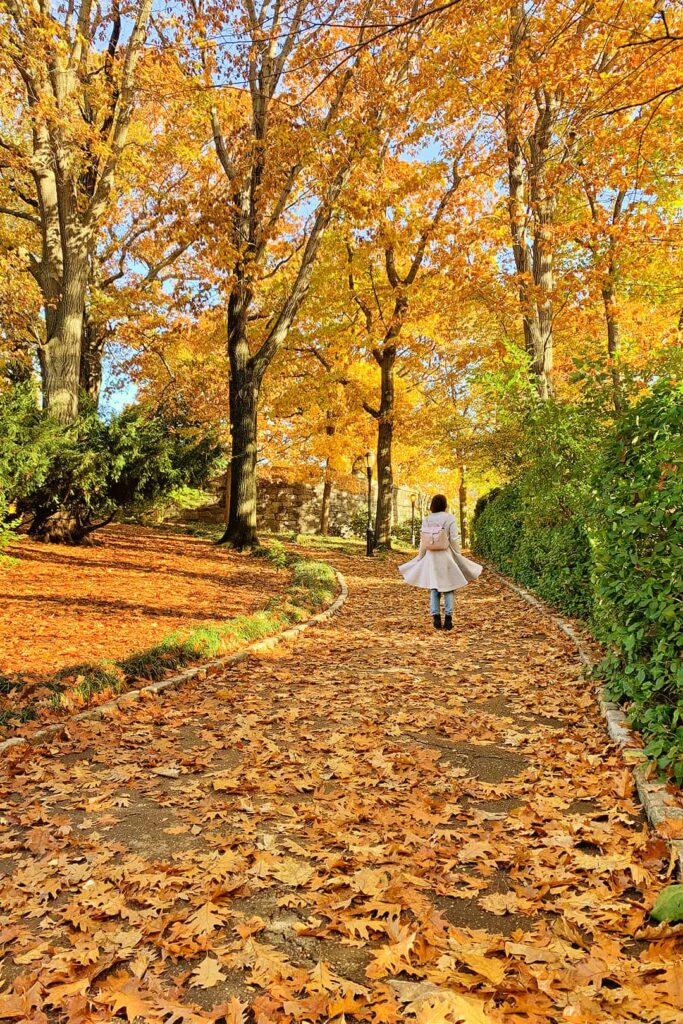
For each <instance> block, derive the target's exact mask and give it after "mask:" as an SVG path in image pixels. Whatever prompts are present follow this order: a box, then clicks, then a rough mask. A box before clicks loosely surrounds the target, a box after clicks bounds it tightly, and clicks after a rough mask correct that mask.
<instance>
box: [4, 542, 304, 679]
mask: <svg viewBox="0 0 683 1024" xmlns="http://www.w3.org/2000/svg"><path fill="white" fill-rule="evenodd" d="M10 554H11V555H12V556H13V557H14V558H15V559H17V562H16V563H15V564H13V565H11V566H9V567H6V568H3V569H2V571H0V651H1V652H2V654H1V655H0V674H4V675H7V676H21V677H22V678H24V679H26V680H28V681H32V682H34V683H35V682H36V681H40V680H43V679H46V678H48V677H50V676H52V675H53V674H54V673H55V672H56V671H58V670H59V669H62V668H64V667H65V666H68V665H71V664H74V663H78V662H90V661H96V660H98V659H107V658H109V659H116V658H119V657H125V656H126V655H127V654H130V653H131V652H132V651H136V650H140V649H142V648H145V647H147V646H149V645H151V644H153V643H155V642H156V641H159V640H161V639H162V638H163V637H165V636H167V635H168V634H169V633H172V632H173V631H174V630H176V629H190V628H192V627H193V626H196V625H197V624H199V623H202V622H206V621H209V620H212V621H224V620H225V619H228V618H231V617H232V616H234V615H237V614H238V613H247V614H248V613H249V612H252V611H255V610H256V609H259V608H263V607H264V605H265V604H266V603H267V602H268V600H269V599H270V598H271V597H273V596H274V594H276V593H277V592H278V591H280V590H281V589H284V587H285V585H286V583H287V579H286V576H285V575H284V574H280V575H279V576H278V574H277V572H276V571H275V569H273V567H272V566H270V564H269V563H267V562H266V561H265V560H264V559H261V560H259V561H258V562H254V561H253V560H251V559H245V558H243V557H241V556H239V555H237V554H236V553H232V552H228V551H225V550H223V549H221V548H217V547H216V546H215V545H214V544H212V543H211V542H210V541H207V540H201V539H198V538H195V537H189V536H185V535H178V534H171V533H165V532H163V531H161V530H152V529H146V528H142V527H136V526H124V525H117V526H109V527H107V528H106V529H104V530H102V531H100V533H99V534H97V535H96V537H95V539H94V542H93V543H92V544H91V545H89V546H85V547H73V548H69V547H60V546H57V545H53V544H39V543H37V542H35V541H31V540H29V539H28V538H23V539H22V540H21V541H20V542H19V543H18V544H16V545H14V546H13V548H12V550H11V551H10Z"/></svg>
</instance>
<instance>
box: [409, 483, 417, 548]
mask: <svg viewBox="0 0 683 1024" xmlns="http://www.w3.org/2000/svg"><path fill="white" fill-rule="evenodd" d="M416 501H417V494H411V495H410V504H411V505H412V514H411V517H410V546H411V548H414V547H415V502H416Z"/></svg>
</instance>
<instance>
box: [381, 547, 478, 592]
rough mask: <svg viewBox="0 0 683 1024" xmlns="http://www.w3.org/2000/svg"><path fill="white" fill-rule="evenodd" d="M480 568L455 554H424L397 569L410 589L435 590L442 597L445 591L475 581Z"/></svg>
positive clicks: (449, 551) (437, 552) (426, 552)
mask: <svg viewBox="0 0 683 1024" xmlns="http://www.w3.org/2000/svg"><path fill="white" fill-rule="evenodd" d="M482 568H483V567H482V566H481V565H479V563H478V562H473V561H472V560H471V559H469V558H465V556H464V555H462V554H460V552H459V551H454V550H453V549H452V548H449V549H448V550H446V551H425V552H424V553H423V554H422V555H417V556H416V557H415V558H411V559H410V561H409V562H404V563H403V564H402V565H399V567H398V571H399V572H400V573H401V576H402V577H403V579H404V580H405V582H406V583H407V584H408V585H409V586H411V587H418V588H420V589H421V590H438V591H439V593H441V594H445V593H447V592H448V591H449V590H460V589H462V587H466V586H467V584H468V583H471V582H472V581H473V580H476V579H478V577H479V576H480V575H481V572H482Z"/></svg>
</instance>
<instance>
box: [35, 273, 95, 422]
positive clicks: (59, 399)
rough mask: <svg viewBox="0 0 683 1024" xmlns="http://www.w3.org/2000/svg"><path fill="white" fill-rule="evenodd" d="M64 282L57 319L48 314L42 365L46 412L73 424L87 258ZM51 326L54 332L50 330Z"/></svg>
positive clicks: (85, 289)
mask: <svg viewBox="0 0 683 1024" xmlns="http://www.w3.org/2000/svg"><path fill="white" fill-rule="evenodd" d="M63 281H64V290H63V293H62V295H61V296H60V299H59V305H58V306H57V309H56V312H55V315H54V319H53V318H52V317H48V315H47V313H46V325H47V327H48V338H47V342H46V343H45V345H44V346H43V351H42V359H41V366H42V368H43V373H44V385H45V393H44V399H45V408H46V410H47V412H48V413H49V415H50V416H52V417H53V418H54V419H56V420H58V421H59V422H60V423H70V422H71V421H72V420H74V419H75V418H76V416H77V415H78V385H79V379H80V370H81V339H82V335H83V316H84V311H85V297H86V292H87V286H88V279H87V263H86V260H85V258H84V257H83V258H82V259H79V260H78V261H75V260H74V261H73V262H72V265H71V266H70V267H69V268H68V271H65V273H64V278H63ZM50 326H52V331H49V328H50Z"/></svg>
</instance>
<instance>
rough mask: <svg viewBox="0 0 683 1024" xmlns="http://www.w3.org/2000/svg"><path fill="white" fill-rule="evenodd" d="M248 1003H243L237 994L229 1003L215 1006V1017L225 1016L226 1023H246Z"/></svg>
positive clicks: (217, 1018)
mask: <svg viewBox="0 0 683 1024" xmlns="http://www.w3.org/2000/svg"><path fill="white" fill-rule="evenodd" d="M248 1009H249V1004H248V1003H243V1002H242V1001H241V1000H240V999H238V998H237V996H232V997H231V998H230V999H229V1000H228V1002H227V1003H221V1004H219V1005H218V1006H214V1008H213V1011H212V1013H213V1014H215V1019H216V1020H219V1019H220V1018H221V1017H224V1018H225V1024H246V1020H247V1010H248Z"/></svg>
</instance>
